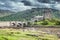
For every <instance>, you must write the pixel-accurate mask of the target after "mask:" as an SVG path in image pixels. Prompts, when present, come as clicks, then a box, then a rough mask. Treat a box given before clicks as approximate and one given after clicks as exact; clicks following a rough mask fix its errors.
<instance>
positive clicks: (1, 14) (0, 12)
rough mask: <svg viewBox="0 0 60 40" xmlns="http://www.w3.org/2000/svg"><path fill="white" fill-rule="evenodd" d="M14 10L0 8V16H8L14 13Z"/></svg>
mask: <svg viewBox="0 0 60 40" xmlns="http://www.w3.org/2000/svg"><path fill="white" fill-rule="evenodd" d="M14 13H15V12H13V11H9V10H0V17H4V16H8V15H11V14H14Z"/></svg>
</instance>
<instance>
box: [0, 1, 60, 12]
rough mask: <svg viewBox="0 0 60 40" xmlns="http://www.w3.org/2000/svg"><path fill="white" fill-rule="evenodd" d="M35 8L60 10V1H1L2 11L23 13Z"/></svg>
mask: <svg viewBox="0 0 60 40" xmlns="http://www.w3.org/2000/svg"><path fill="white" fill-rule="evenodd" d="M33 7H43V8H44V7H46V8H54V9H58V10H60V0H0V9H3V10H12V11H22V10H26V9H31V8H33Z"/></svg>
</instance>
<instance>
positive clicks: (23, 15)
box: [0, 8, 60, 21]
mask: <svg viewBox="0 0 60 40" xmlns="http://www.w3.org/2000/svg"><path fill="white" fill-rule="evenodd" d="M44 9H48V8H33V9H30V10H25V11H22V12H17V13H16V14H12V15H8V16H4V17H0V21H19V20H20V21H23V20H30V19H31V18H32V17H34V16H36V15H42V14H44V11H43V10H44ZM49 9H50V8H49ZM51 14H52V18H57V19H59V18H60V11H59V10H55V9H51Z"/></svg>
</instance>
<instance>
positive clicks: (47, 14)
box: [43, 8, 52, 19]
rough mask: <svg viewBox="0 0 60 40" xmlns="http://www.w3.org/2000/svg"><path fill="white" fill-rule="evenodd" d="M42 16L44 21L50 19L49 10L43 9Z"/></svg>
mask: <svg viewBox="0 0 60 40" xmlns="http://www.w3.org/2000/svg"><path fill="white" fill-rule="evenodd" d="M43 16H44V19H51V18H52V17H51V9H49V8H45V9H43Z"/></svg>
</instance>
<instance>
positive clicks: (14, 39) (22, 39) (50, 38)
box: [0, 29, 58, 40]
mask: <svg viewBox="0 0 60 40" xmlns="http://www.w3.org/2000/svg"><path fill="white" fill-rule="evenodd" d="M27 34H28V35H27ZM32 34H36V35H39V36H34V35H33V36H32ZM0 40H58V37H57V36H56V35H49V34H45V33H44V34H41V35H40V33H38V32H33V31H25V32H23V31H22V30H16V29H0Z"/></svg>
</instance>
